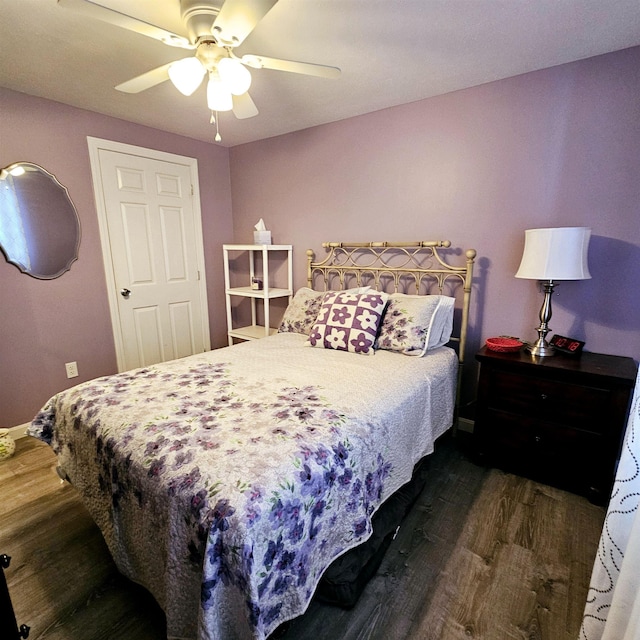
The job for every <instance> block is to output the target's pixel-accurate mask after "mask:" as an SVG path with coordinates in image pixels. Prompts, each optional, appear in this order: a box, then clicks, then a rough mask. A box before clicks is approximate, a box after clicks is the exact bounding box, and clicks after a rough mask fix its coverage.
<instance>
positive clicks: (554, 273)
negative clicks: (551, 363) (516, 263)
mask: <svg viewBox="0 0 640 640" xmlns="http://www.w3.org/2000/svg"><path fill="white" fill-rule="evenodd" d="M524 233H525V236H524V253H523V254H522V262H521V263H520V268H519V269H518V272H517V273H516V278H528V279H530V280H539V281H540V283H541V284H542V288H543V290H544V301H543V303H542V307H541V308H540V326H539V327H537V328H536V331H537V332H538V339H537V340H536V342H535V343H534V344H532V345H529V346H528V347H527V351H530V352H531V354H532V355H534V356H552V355H554V353H555V350H554V348H553V347H552V346H551V345H550V344H549V343H548V342H547V340H546V336H547V333H549V331H550V328H549V320H551V294H552V293H553V289H554V287H555V286H556V284H557V282H556V281H557V280H586V279H588V278H590V277H591V274H590V273H589V267H588V265H587V252H588V249H589V238H590V237H591V229H588V228H586V227H557V228H552V229H527V230H526V231H525V232H524Z"/></svg>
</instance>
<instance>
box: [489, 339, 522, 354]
mask: <svg viewBox="0 0 640 640" xmlns="http://www.w3.org/2000/svg"><path fill="white" fill-rule="evenodd" d="M523 346H524V343H523V342H520V340H516V339H515V338H487V349H491V351H501V352H502V353H507V352H510V351H520V349H522V347H523Z"/></svg>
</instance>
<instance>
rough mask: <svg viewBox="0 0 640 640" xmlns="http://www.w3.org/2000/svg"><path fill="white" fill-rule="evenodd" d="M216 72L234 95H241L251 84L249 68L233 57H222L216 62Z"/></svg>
mask: <svg viewBox="0 0 640 640" xmlns="http://www.w3.org/2000/svg"><path fill="white" fill-rule="evenodd" d="M218 73H219V74H220V79H221V80H222V82H223V83H224V84H225V85H226V86H227V87H228V88H229V90H230V91H231V93H232V94H233V95H234V96H241V95H242V94H243V93H246V92H247V91H248V90H249V87H250V86H251V73H250V72H249V69H247V68H246V67H245V66H244V65H243V64H242V63H241V62H240V61H239V60H236V59H235V58H222V60H220V62H219V63H218Z"/></svg>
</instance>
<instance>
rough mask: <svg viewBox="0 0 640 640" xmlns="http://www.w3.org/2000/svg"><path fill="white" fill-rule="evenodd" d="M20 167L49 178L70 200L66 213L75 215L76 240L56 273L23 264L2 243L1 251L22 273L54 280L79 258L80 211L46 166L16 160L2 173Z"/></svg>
mask: <svg viewBox="0 0 640 640" xmlns="http://www.w3.org/2000/svg"><path fill="white" fill-rule="evenodd" d="M19 167H28V169H29V170H31V171H37V172H38V173H39V174H40V175H41V176H42V177H43V178H46V179H47V180H49V181H50V182H51V183H52V184H53V186H54V187H55V188H57V189H59V190H60V191H61V193H62V197H63V198H65V199H66V201H67V202H68V204H69V210H68V211H65V215H68V216H72V217H73V220H74V222H75V227H76V240H75V243H74V246H73V254H72V255H71V256H70V257H69V258H68V259H67V260H66V264H65V265H64V266H62V267H61V268H60V269H59V270H58V271H56V272H55V273H37V272H36V271H35V269H32V268H31V267H29V266H28V265H25V264H23V262H21V261H20V260H19V259H18V258H15V257H13V256H9V254H8V251H9V250H8V248H7V247H4V246H2V244H0V252H1V253H2V254H3V255H4V257H5V258H6V260H7V262H9V263H10V264H13V265H15V266H16V267H17V268H18V269H19V270H20V272H21V273H25V274H27V275H29V276H31V277H32V278H37V279H38V280H53V279H55V278H59V277H60V276H61V275H63V274H64V273H66V272H67V271H69V270H70V269H71V265H72V264H73V263H74V262H75V261H76V260H77V259H78V253H79V251H80V240H81V237H82V229H81V226H80V217H79V216H78V211H77V209H76V207H75V205H74V203H73V200H72V199H71V196H70V195H69V190H68V189H67V188H66V187H65V186H64V185H63V184H62V183H61V182H60V181H59V180H58V179H57V178H56V176H55V175H53V174H52V173H51V172H49V171H47V170H46V169H45V168H44V167H41V166H40V165H38V164H35V163H33V162H14V163H13V164H10V165H8V166H7V167H4V168H3V169H1V170H0V175H1V176H2V177H5V176H6V174H9V173H11V172H12V171H14V170H15V169H17V168H19ZM1 184H2V181H1V180H0V186H1ZM13 190H14V193H15V187H13ZM45 215H46V213H45Z"/></svg>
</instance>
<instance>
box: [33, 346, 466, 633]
mask: <svg viewBox="0 0 640 640" xmlns="http://www.w3.org/2000/svg"><path fill="white" fill-rule="evenodd" d="M305 339H306V336H301V335H297V334H292V333H283V334H278V335H276V336H272V337H270V338H265V339H262V340H258V341H254V342H247V343H243V344H240V345H236V346H234V347H230V348H224V349H218V350H215V351H211V352H208V353H205V354H199V355H195V356H190V357H188V358H184V359H181V360H175V361H172V362H168V363H163V364H159V365H156V366H152V367H146V368H143V369H137V370H133V371H129V372H125V373H121V374H117V375H113V376H109V377H105V378H100V379H97V380H94V381H90V382H87V383H84V384H81V385H78V386H77V387H74V388H72V389H69V390H67V391H64V392H62V393H59V394H57V395H56V396H54V397H53V398H51V399H50V400H49V402H48V403H47V404H46V405H45V407H44V408H43V409H42V411H41V412H40V413H39V414H38V415H37V416H36V418H35V419H34V421H33V423H32V425H31V427H30V429H29V433H30V435H33V436H35V437H38V438H40V439H42V440H44V441H46V442H48V443H50V444H51V446H52V447H53V449H54V451H55V452H56V454H57V456H58V462H59V465H60V467H61V469H62V471H63V472H64V473H66V475H67V477H68V478H69V479H70V481H71V482H72V484H73V485H74V486H75V487H76V489H77V490H78V491H79V492H80V494H81V495H82V497H83V500H84V502H85V504H86V506H87V508H88V509H89V511H90V513H91V515H92V516H93V518H94V519H95V521H96V523H97V524H98V526H99V527H100V529H101V531H102V533H103V535H104V538H105V540H106V542H107V544H108V546H109V549H110V551H111V553H112V555H113V557H114V560H115V561H116V564H117V566H118V568H119V570H120V571H121V572H122V573H124V574H125V575H127V576H128V577H130V578H131V579H132V580H134V581H136V582H139V583H141V584H142V585H144V586H145V587H147V588H148V589H149V590H150V591H151V592H152V593H153V595H154V597H155V598H156V599H157V601H158V603H159V604H160V605H161V606H162V608H163V609H164V610H165V612H166V615H167V632H168V635H169V637H175V638H196V637H197V638H201V639H216V640H223V639H224V640H226V639H230V638H234V639H235V638H238V639H240V638H242V639H244V638H258V639H262V638H265V637H266V636H268V635H269V633H271V632H272V631H273V630H274V629H275V628H276V627H277V626H278V625H279V624H281V623H282V622H284V621H286V620H288V619H291V618H293V617H296V616H298V615H300V614H301V613H302V612H304V610H305V609H306V607H307V605H308V603H309V600H310V599H311V597H312V595H313V592H314V590H315V587H316V585H317V583H318V581H319V579H320V577H321V575H322V573H323V571H324V570H325V569H326V568H327V567H328V565H329V564H330V563H331V561H332V560H333V559H334V558H336V557H337V556H339V555H340V554H341V553H343V552H344V551H346V550H347V549H349V548H351V547H353V546H355V545H357V544H359V543H361V542H363V541H364V540H366V539H367V538H368V537H369V535H370V533H371V516H372V514H373V513H374V512H375V510H376V509H377V508H378V506H379V505H380V504H381V502H382V501H384V500H385V499H386V498H387V497H388V496H389V495H390V494H391V493H393V492H394V491H395V490H397V489H398V488H399V487H400V486H402V485H403V484H404V483H405V482H407V481H408V480H409V478H410V477H411V472H412V469H413V466H414V464H415V463H416V462H417V461H418V460H419V459H420V458H421V457H422V456H424V455H426V454H428V453H431V452H432V451H433V441H434V440H435V438H436V437H438V436H439V435H440V434H441V433H443V432H444V431H445V430H446V429H447V428H448V427H449V426H450V425H451V421H452V415H453V404H454V385H455V372H456V367H457V360H456V358H455V354H454V353H453V352H452V351H451V350H450V349H447V348H441V349H437V350H435V351H433V352H429V353H428V354H427V355H426V356H425V357H424V358H409V357H406V356H403V355H402V354H397V353H391V352H384V351H378V352H377V353H376V354H375V356H374V357H369V358H365V357H363V356H361V355H358V354H351V353H344V352H337V351H331V350H323V349H312V348H309V347H308V346H305V344H304V343H305Z"/></svg>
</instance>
